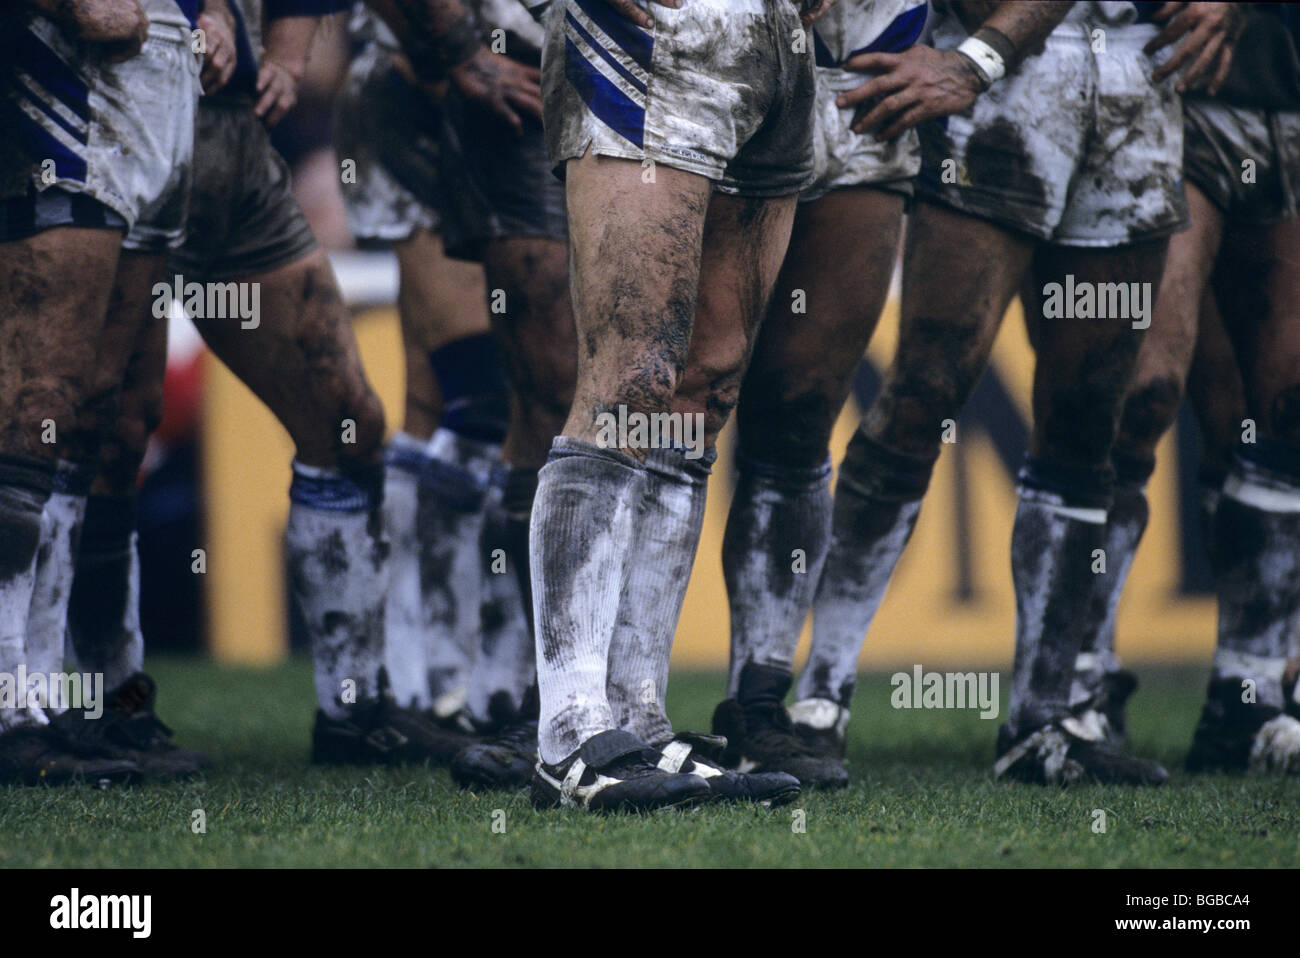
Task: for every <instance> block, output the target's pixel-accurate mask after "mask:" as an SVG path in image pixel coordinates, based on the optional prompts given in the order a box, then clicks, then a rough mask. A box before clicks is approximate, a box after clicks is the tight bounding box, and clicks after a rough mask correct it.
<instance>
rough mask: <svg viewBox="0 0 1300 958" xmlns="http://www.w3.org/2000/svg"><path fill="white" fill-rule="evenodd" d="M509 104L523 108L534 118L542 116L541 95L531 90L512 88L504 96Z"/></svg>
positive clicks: (538, 118)
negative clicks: (508, 93) (506, 95)
mask: <svg viewBox="0 0 1300 958" xmlns="http://www.w3.org/2000/svg"><path fill="white" fill-rule="evenodd" d="M506 99H507V101H508V102H509V103H510V105H511V106H514V107H517V108H518V109H520V110H523V111H524V112H525V113H527V114H528V115H529V116H531V117H533V118H534V119H537V120H540V119H541V118H542V95H541V94H540V93H534V92H533V91H532V90H512V91H511V92H510V95H509V96H508V97H507V98H506Z"/></svg>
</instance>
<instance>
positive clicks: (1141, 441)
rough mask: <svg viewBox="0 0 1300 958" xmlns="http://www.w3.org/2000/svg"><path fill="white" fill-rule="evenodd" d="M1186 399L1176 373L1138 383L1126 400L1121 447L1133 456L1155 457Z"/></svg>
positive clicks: (1121, 430) (1121, 428) (1121, 423)
mask: <svg viewBox="0 0 1300 958" xmlns="http://www.w3.org/2000/svg"><path fill="white" fill-rule="evenodd" d="M1182 398H1183V384H1182V380H1181V379H1180V378H1179V377H1178V376H1174V375H1172V374H1162V375H1158V376H1155V377H1154V378H1151V379H1148V380H1145V381H1144V382H1141V383H1136V384H1134V387H1133V389H1132V390H1130V392H1129V394H1128V398H1127V399H1125V400H1124V412H1123V414H1122V416H1121V418H1120V430H1119V438H1118V440H1117V443H1116V446H1117V448H1118V449H1120V450H1122V451H1123V452H1124V453H1126V454H1127V455H1130V456H1140V457H1142V458H1151V457H1154V456H1155V450H1156V446H1157V445H1158V444H1159V442H1160V437H1161V436H1163V435H1164V434H1165V432H1166V431H1167V430H1168V429H1169V427H1170V426H1172V425H1173V422H1174V419H1175V418H1177V416H1178V407H1179V404H1180V403H1181V402H1182Z"/></svg>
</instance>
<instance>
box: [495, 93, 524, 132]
mask: <svg viewBox="0 0 1300 958" xmlns="http://www.w3.org/2000/svg"><path fill="white" fill-rule="evenodd" d="M488 106H489V107H490V108H491V110H492V112H493V113H495V114H496V115H497V116H499V117H500V118H501V119H503V120H505V121H506V123H508V124H510V128H511V129H512V130H514V131H515V135H516V136H523V133H524V121H523V120H521V119H519V114H518V113H516V112H515V111H514V110H512V109H510V104H509V103H507V102H506V98H505V97H503V96H494V97H493V98H492V99H491V100H490V101H488Z"/></svg>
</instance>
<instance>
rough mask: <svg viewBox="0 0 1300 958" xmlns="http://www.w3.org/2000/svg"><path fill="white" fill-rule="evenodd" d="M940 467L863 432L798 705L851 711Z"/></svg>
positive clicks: (816, 610) (847, 464) (844, 483)
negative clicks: (876, 628)
mask: <svg viewBox="0 0 1300 958" xmlns="http://www.w3.org/2000/svg"><path fill="white" fill-rule="evenodd" d="M933 468H934V460H933V459H927V458H921V457H918V456H912V455H905V454H904V453H902V452H899V451H898V450H895V449H891V448H889V447H887V446H884V445H882V444H881V443H879V442H877V441H876V440H874V439H872V438H871V437H870V436H868V435H867V434H866V433H864V432H862V431H861V430H860V429H859V430H858V431H857V432H855V433H854V434H853V439H852V440H850V442H849V448H848V451H847V452H846V453H845V455H844V461H843V462H842V463H840V473H839V478H838V480H837V481H836V485H835V502H834V505H833V507H832V513H831V543H830V548H829V549H828V551H827V553H826V560H825V562H824V563H823V564H822V573H821V578H820V581H819V582H818V583H817V591H816V595H815V596H814V599H813V640H812V649H811V651H810V653H809V656H808V662H807V663H806V664H805V665H804V668H803V672H802V673H801V674H800V675H799V682H798V684H797V685H796V686H795V700H796V701H802V700H804V699H813V698H819V699H829V700H831V701H833V702H837V703H839V705H841V706H842V707H844V708H848V707H849V702H850V700H851V699H852V697H853V689H854V686H855V684H856V683H857V678H858V656H859V655H860V654H861V652H862V643H863V642H864V641H866V637H867V630H868V629H869V628H870V627H871V620H872V619H873V618H874V617H875V615H876V609H878V608H879V607H880V603H881V600H883V599H884V597H885V589H886V587H887V586H888V585H889V579H890V576H892V575H893V574H894V567H895V566H896V565H897V564H898V560H899V557H901V556H902V554H903V549H904V548H905V547H906V546H907V542H908V539H910V538H911V536H912V530H913V529H914V528H916V519H917V516H918V515H920V512H921V497H922V496H924V495H925V490H926V488H927V487H928V486H929V483H930V473H931V471H932V470H933Z"/></svg>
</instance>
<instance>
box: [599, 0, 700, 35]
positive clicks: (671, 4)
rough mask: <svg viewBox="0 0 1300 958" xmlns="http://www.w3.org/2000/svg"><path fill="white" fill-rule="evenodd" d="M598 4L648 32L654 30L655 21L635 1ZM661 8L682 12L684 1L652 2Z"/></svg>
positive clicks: (605, 0) (659, 0)
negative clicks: (603, 5)
mask: <svg viewBox="0 0 1300 958" xmlns="http://www.w3.org/2000/svg"><path fill="white" fill-rule="evenodd" d="M596 2H597V3H603V4H605V6H607V7H609V8H610V9H612V10H614V11H616V12H617V13H618V14H619V15H620V16H621V17H623V19H625V20H631V21H632V22H633V23H635V24H636V25H637V26H638V27H642V28H643V29H646V30H653V29H654V25H655V21H654V18H653V17H652V16H650V14H649V13H647V12H646V11H644V10H642V9H641V8H640V7H639V6H637V4H636V2H635V0H596ZM651 2H652V3H657V4H658V5H659V6H661V7H668V8H669V9H670V10H680V9H681V8H682V3H683V0H651Z"/></svg>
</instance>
